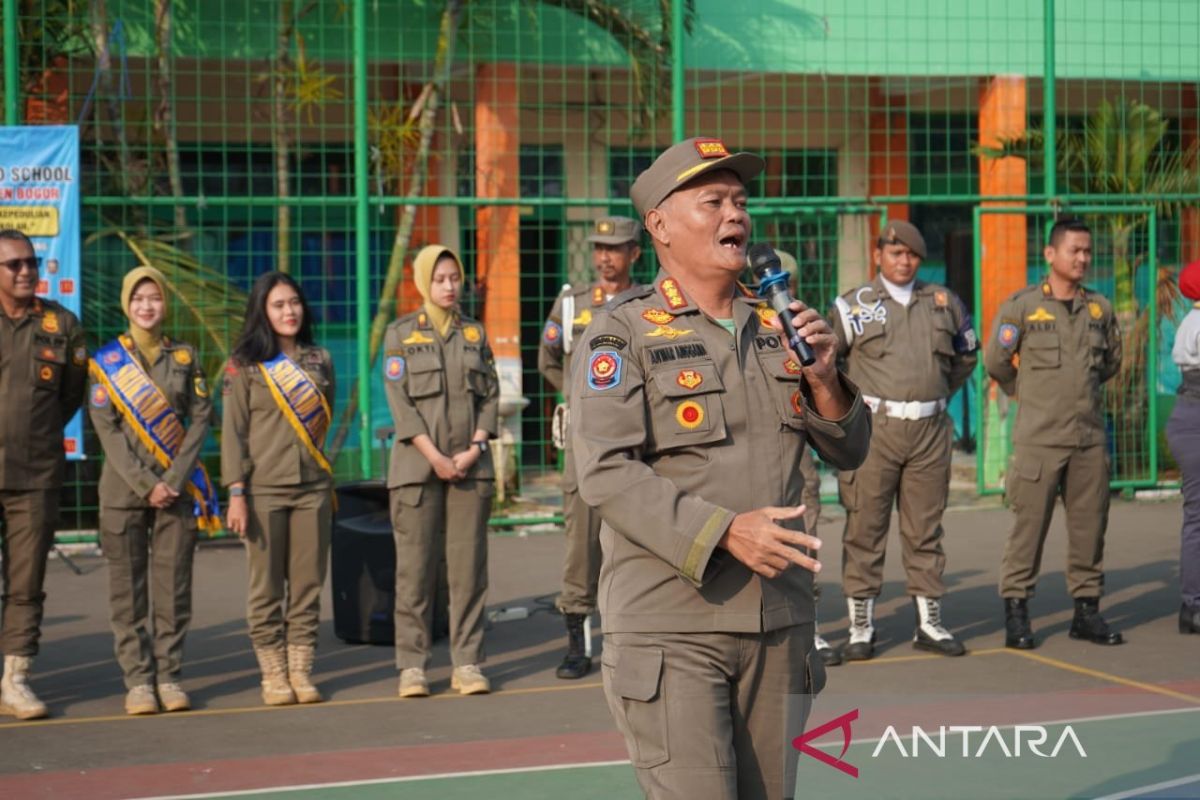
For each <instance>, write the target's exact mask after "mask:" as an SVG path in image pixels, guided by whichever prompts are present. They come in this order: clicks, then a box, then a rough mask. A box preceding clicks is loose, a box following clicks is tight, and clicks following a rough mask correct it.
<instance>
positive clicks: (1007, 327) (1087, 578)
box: [984, 219, 1124, 650]
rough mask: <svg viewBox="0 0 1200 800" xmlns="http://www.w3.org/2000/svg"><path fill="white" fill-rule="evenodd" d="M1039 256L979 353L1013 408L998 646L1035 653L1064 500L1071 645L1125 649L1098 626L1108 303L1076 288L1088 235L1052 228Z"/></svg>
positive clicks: (1113, 368) (1075, 223) (1112, 361)
mask: <svg viewBox="0 0 1200 800" xmlns="http://www.w3.org/2000/svg"><path fill="white" fill-rule="evenodd" d="M1043 255H1044V256H1045V259H1046V263H1047V264H1048V265H1049V267H1050V272H1049V274H1048V275H1047V276H1046V279H1045V280H1043V281H1042V282H1041V283H1040V284H1038V285H1035V286H1027V287H1026V288H1024V289H1022V290H1020V291H1019V292H1017V293H1016V294H1014V295H1013V296H1012V297H1010V298H1008V299H1007V300H1005V301H1004V304H1003V305H1002V306H1000V310H999V311H998V312H997V314H996V324H995V330H993V332H992V335H991V337H990V338H989V339H988V342H987V347H986V349H985V352H984V363H985V364H986V366H987V371H988V374H990V375H991V376H992V378H994V379H995V380H996V381H997V382H998V383H999V384H1000V386H1001V387H1002V388H1003V389H1004V391H1005V392H1006V393H1008V394H1010V395H1011V394H1014V393H1015V394H1016V396H1017V400H1018V403H1017V421H1016V425H1015V427H1014V428H1013V453H1012V460H1011V461H1010V463H1009V465H1008V474H1007V475H1006V476H1005V487H1004V493H1005V496H1006V497H1007V499H1008V503H1009V505H1010V506H1011V507H1012V510H1013V513H1014V514H1015V515H1016V519H1015V520H1014V522H1013V529H1012V533H1010V534H1009V537H1008V545H1007V546H1006V547H1005V549H1004V561H1003V563H1002V566H1001V570H1000V596H1001V597H1003V598H1004V618H1005V638H1004V644H1005V645H1006V646H1007V647H1015V648H1017V649H1020V650H1029V649H1032V648H1034V647H1036V646H1037V643H1036V641H1035V640H1034V638H1033V629H1032V628H1031V627H1030V624H1029V607H1028V599H1029V598H1030V597H1032V596H1033V593H1034V587H1035V586H1036V584H1037V577H1038V572H1039V571H1040V570H1041V566H1042V548H1043V546H1044V545H1045V542H1046V532H1047V531H1048V530H1049V529H1050V519H1051V517H1052V516H1053V515H1054V499H1055V497H1056V496H1057V495H1058V493H1059V491H1060V490H1061V492H1062V497H1063V505H1064V506H1066V509H1067V589H1068V591H1069V592H1070V593H1071V597H1073V598H1075V616H1074V619H1072V621H1071V630H1070V636H1071V638H1072V639H1084V640H1086V641H1089V642H1095V643H1096V644H1105V645H1112V644H1121V643H1122V642H1123V641H1124V640H1123V639H1122V637H1121V634H1120V633H1117V632H1116V631H1113V630H1110V629H1109V627H1108V623H1107V622H1105V620H1104V618H1103V617H1102V616H1100V594H1101V593H1102V591H1103V589H1104V567H1103V562H1104V532H1105V530H1106V529H1107V527H1108V476H1109V463H1108V454H1107V452H1106V450H1105V434H1104V408H1103V400H1102V397H1101V386H1102V385H1103V384H1104V382H1105V381H1107V380H1108V379H1109V378H1111V377H1112V376H1113V375H1116V374H1117V371H1118V370H1119V369H1120V366H1121V332H1120V330H1119V328H1118V326H1117V320H1116V317H1115V316H1114V315H1113V310H1112V305H1111V304H1110V303H1109V302H1108V300H1107V299H1106V298H1105V297H1104V296H1103V295H1101V294H1099V293H1098V292H1093V291H1092V290H1090V289H1088V288H1086V287H1085V286H1084V285H1083V279H1084V277H1085V276H1086V275H1087V271H1088V267H1090V266H1091V263H1092V233H1091V230H1090V229H1089V228H1088V226H1087V225H1086V224H1085V223H1084V222H1083V221H1082V220H1078V219H1064V220H1059V221H1058V222H1056V223H1055V224H1054V227H1053V228H1051V229H1050V243H1049V244H1048V245H1047V246H1046V248H1045V250H1044V251H1043Z"/></svg>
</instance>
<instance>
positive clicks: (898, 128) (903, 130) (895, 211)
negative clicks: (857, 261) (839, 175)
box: [867, 85, 909, 277]
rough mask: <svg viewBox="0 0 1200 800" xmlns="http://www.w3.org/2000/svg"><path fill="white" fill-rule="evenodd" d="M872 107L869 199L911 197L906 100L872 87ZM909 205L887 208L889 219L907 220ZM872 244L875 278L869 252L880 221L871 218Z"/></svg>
mask: <svg viewBox="0 0 1200 800" xmlns="http://www.w3.org/2000/svg"><path fill="white" fill-rule="evenodd" d="M870 98H871V108H872V109H874V110H873V111H872V112H871V113H870V115H869V116H868V118H867V194H868V196H870V197H872V198H874V197H881V196H885V195H888V196H898V195H906V194H908V110H907V107H906V106H905V105H904V103H903V101H902V100H901V99H900V98H898V97H896V96H894V95H888V94H885V93H884V92H883V90H882V89H880V88H879V86H878V85H875V86H872V87H871V92H870ZM908 211H909V209H908V203H891V204H889V205H888V206H887V212H888V218H889V219H893V218H894V219H903V220H907V219H908V218H909V216H908ZM870 220H871V222H870V241H868V242H867V253H868V257H867V264H868V265H869V266H868V271H869V274H870V275H871V276H872V277H873V276H874V275H875V264H874V262H873V261H872V259H871V258H870V255H869V254H870V253H871V252H872V251H873V250H874V249H875V240H876V239H878V238H879V219H878V218H877V217H871V218H870Z"/></svg>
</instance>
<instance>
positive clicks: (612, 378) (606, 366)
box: [587, 350, 622, 391]
mask: <svg viewBox="0 0 1200 800" xmlns="http://www.w3.org/2000/svg"><path fill="white" fill-rule="evenodd" d="M621 365H622V362H621V356H620V355H619V354H618V353H616V352H614V351H612V350H596V351H595V352H593V353H592V358H591V361H590V362H589V363H588V379H587V382H588V386H590V387H592V388H593V389H595V390H597V391H602V390H604V389H611V388H613V387H614V386H616V385H618V384H620V382H621Z"/></svg>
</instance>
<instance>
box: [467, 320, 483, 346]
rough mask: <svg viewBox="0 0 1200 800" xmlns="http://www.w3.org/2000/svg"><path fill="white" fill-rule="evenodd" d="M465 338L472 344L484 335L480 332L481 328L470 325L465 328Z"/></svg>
mask: <svg viewBox="0 0 1200 800" xmlns="http://www.w3.org/2000/svg"><path fill="white" fill-rule="evenodd" d="M463 338H464V339H466V340H467V341H468V342H470V343H471V344H475V343H476V342H478V341H479V340H480V339H481V338H483V337H482V335H481V334H480V333H479V328H476V327H475V326H474V325H468V326H467V327H465V328H463Z"/></svg>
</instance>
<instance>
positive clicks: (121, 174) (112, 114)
mask: <svg viewBox="0 0 1200 800" xmlns="http://www.w3.org/2000/svg"><path fill="white" fill-rule="evenodd" d="M90 27H91V34H92V44H93V46H94V47H95V48H96V72H97V74H98V75H99V77H100V82H99V92H100V94H101V95H102V97H103V104H104V107H105V109H106V110H107V114H108V120H109V123H110V124H111V125H112V127H113V135H114V137H115V139H116V143H117V170H116V172H117V174H116V175H115V176H114V177H115V178H116V181H117V190H118V191H119V192H120V193H121V195H122V196H124V197H131V196H133V193H134V189H135V187H136V184H135V181H134V176H135V171H134V169H133V159H132V158H131V157H130V155H129V141H128V139H127V138H126V136H125V123H124V121H123V120H122V118H121V103H120V102H119V101H118V99H117V96H116V93H115V92H114V91H113V79H112V53H111V52H110V51H109V49H108V36H109V30H108V9H107V7H106V6H105V0H92V3H91V20H90ZM96 135H97V139H99V141H98V142H97V144H98V145H103V139H104V126H103V125H102V124H99V123H97V125H96ZM100 150H101V152H103V147H102V146H101V147H100Z"/></svg>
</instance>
